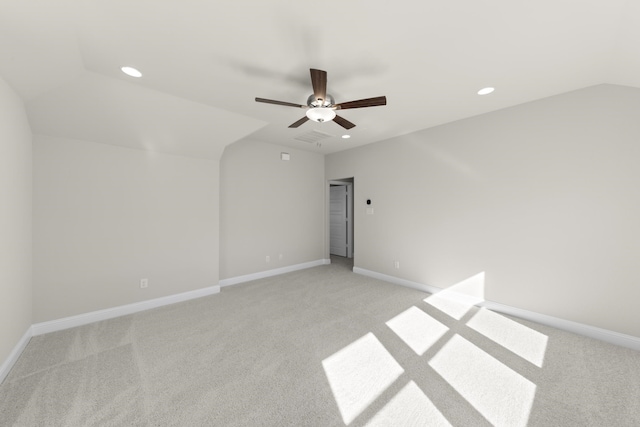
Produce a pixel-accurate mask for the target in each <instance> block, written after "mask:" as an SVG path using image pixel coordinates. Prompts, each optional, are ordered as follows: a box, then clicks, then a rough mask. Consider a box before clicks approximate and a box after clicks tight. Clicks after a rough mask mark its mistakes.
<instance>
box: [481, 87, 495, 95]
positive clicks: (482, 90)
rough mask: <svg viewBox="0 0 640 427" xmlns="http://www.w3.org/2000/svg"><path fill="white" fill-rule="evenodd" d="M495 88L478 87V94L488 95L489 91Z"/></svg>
mask: <svg viewBox="0 0 640 427" xmlns="http://www.w3.org/2000/svg"><path fill="white" fill-rule="evenodd" d="M494 90H495V88H492V87H485V88H484V89H480V90H479V91H478V95H489V94H490V93H491V92H493V91H494Z"/></svg>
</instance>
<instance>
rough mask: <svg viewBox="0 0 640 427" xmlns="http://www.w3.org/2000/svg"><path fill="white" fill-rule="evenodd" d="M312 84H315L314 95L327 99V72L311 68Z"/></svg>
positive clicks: (317, 98)
mask: <svg viewBox="0 0 640 427" xmlns="http://www.w3.org/2000/svg"><path fill="white" fill-rule="evenodd" d="M309 71H311V85H312V86H313V95H314V96H315V97H316V100H319V99H321V100H322V101H324V100H325V98H326V97H327V72H326V71H322V70H316V69H315V68H311V69H310V70H309Z"/></svg>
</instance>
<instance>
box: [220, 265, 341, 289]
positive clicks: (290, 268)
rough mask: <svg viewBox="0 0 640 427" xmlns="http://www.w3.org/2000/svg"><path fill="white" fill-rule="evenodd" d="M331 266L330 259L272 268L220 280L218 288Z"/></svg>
mask: <svg viewBox="0 0 640 427" xmlns="http://www.w3.org/2000/svg"><path fill="white" fill-rule="evenodd" d="M326 264H331V260H330V259H318V260H315V261H310V262H304V263H302V264H295V265H290V266H288V267H281V268H274V269H273V270H267V271H260V272H258V273H251V274H245V275H244V276H237V277H231V278H229V279H223V280H220V287H221V288H224V287H225V286H231V285H237V284H238V283H244V282H251V281H252V280H258V279H264V278H266V277H272V276H278V275H280V274H285V273H291V272H292V271H298V270H304V269H305V268H311V267H317V266H319V265H326Z"/></svg>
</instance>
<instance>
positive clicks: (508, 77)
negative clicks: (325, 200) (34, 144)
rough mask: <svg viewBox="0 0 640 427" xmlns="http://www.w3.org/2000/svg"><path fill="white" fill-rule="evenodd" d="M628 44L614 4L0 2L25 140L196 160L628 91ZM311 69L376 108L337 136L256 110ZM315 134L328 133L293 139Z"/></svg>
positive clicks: (635, 66) (578, 0)
mask: <svg viewBox="0 0 640 427" xmlns="http://www.w3.org/2000/svg"><path fill="white" fill-rule="evenodd" d="M638 41H640V2H637V1H635V2H633V1H626V0H607V1H602V0H538V1H535V2H532V1H523V0H515V1H514V0H494V1H491V2H479V1H477V0H458V1H446V0H440V1H434V0H422V1H418V0H414V1H396V2H393V3H390V2H386V1H382V0H366V1H364V0H342V1H335V0H328V1H325V2H309V1H300V0H281V1H264V0H246V1H208V2H205V1H202V0H181V1H178V0H173V1H171V0H127V1H125V0H0V47H1V49H0V76H2V77H3V78H4V79H5V80H6V81H7V82H8V83H9V84H11V85H12V86H13V87H14V89H15V90H16V91H17V92H18V93H19V94H20V95H21V96H22V98H23V99H24V101H25V104H26V107H27V112H28V114H29V119H30V121H31V124H32V127H33V130H34V132H35V133H41V134H48V135H53V136H59V137H67V138H75V139H83V140H88V141H95V142H103V143H108V144H116V145H123V146H127V147H132V148H141V149H148V150H156V151H161V152H169V153H173V154H181V155H188V156H196V157H208V158H216V156H217V154H216V153H219V151H220V150H221V149H222V148H224V146H226V145H227V144H229V143H232V142H234V141H236V140H238V139H241V138H243V137H250V138H252V139H257V140H262V141H266V142H272V143H277V144H283V145H290V146H293V147H298V148H302V149H308V150H311V151H316V152H319V153H331V152H336V151H340V150H344V149H347V148H351V147H356V146H359V145H363V144H367V143H371V142H375V141H380V140H383V139H387V138H390V137H393V136H397V135H401V134H405V133H409V132H413V131H416V130H419V129H424V128H428V127H432V126H436V125H439V124H442V123H447V122H451V121H454V120H459V119H462V118H465V117H469V116H473V115H477V114H482V113H486V112H489V111H493V110H496V109H500V108H505V107H509V106H513V105H516V104H520V103H523V102H528V101H532V100H535V99H539V98H543V97H547V96H551V95H555V94H559V93H563V92H567V91H571V90H575V89H579V88H583V87H587V86H591V85H596V84H602V83H611V84H620V85H627V86H634V87H639V88H640V55H638V54H637V52H638V47H637V43H638ZM123 65H131V66H134V67H136V68H138V69H140V70H141V71H142V72H143V73H144V76H143V77H142V78H141V79H134V78H131V77H128V76H126V75H124V74H123V73H122V72H121V71H120V67H121V66H123ZM309 68H319V69H323V70H326V71H327V72H328V92H329V93H331V94H332V95H333V96H334V97H335V98H336V101H337V102H345V101H351V100H355V99H361V98H368V97H374V96H379V95H386V96H387V102H388V105H387V106H384V107H373V108H363V109H355V110H345V111H343V112H342V113H341V115H342V116H343V117H344V118H346V119H347V120H349V121H352V122H354V123H355V124H356V125H357V126H356V127H355V128H354V129H352V130H351V131H349V132H348V133H350V134H351V135H352V138H351V139H349V140H344V139H341V138H340V135H342V134H343V133H346V132H345V131H344V130H343V129H342V128H341V127H339V126H338V125H337V124H335V123H322V124H317V123H313V122H307V123H305V124H304V125H302V126H301V127H300V128H298V129H289V128H288V127H287V126H288V125H289V124H291V123H293V122H294V121H296V120H298V119H299V118H301V117H302V116H303V114H304V111H303V110H301V109H295V108H290V107H282V106H277V105H269V104H259V103H256V102H254V98H255V97H256V96H258V97H264V98H271V99H277V100H282V101H288V102H294V103H300V104H304V103H305V101H306V98H307V96H308V95H309V94H310V93H311V83H310V80H309ZM485 86H495V87H496V91H495V92H494V93H493V94H491V95H487V96H478V95H477V94H476V92H477V91H478V90H479V89H481V88H483V87H485ZM313 130H317V131H321V132H323V133H327V134H330V135H332V136H333V137H332V138H327V139H324V140H323V141H322V146H321V147H318V146H317V145H316V144H309V143H306V142H301V141H298V140H295V139H294V138H295V137H297V136H299V135H302V134H306V133H308V132H310V131H313Z"/></svg>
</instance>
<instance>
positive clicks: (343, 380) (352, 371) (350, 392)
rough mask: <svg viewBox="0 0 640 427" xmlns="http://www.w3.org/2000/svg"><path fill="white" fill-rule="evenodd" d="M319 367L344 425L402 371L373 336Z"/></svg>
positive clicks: (353, 344) (343, 350)
mask: <svg viewBox="0 0 640 427" xmlns="http://www.w3.org/2000/svg"><path fill="white" fill-rule="evenodd" d="M322 366H323V368H324V371H325V374H326V375H327V379H328V381H329V385H330V386H331V391H332V392H333V396H334V398H335V400H336V403H337V405H338V409H339V410H340V414H341V415H342V420H343V421H344V423H345V424H347V425H348V424H349V423H351V422H352V421H353V420H354V419H355V418H356V417H357V416H358V415H360V414H361V413H362V411H364V410H365V409H366V408H367V407H368V406H369V405H370V404H371V403H372V402H373V401H374V400H375V399H376V398H377V397H378V396H380V395H381V394H382V393H383V392H384V391H385V390H386V389H387V388H388V387H389V386H390V385H391V384H392V383H393V382H394V381H395V380H396V379H398V377H399V376H400V375H402V373H403V372H404V369H402V367H401V366H400V365H399V364H398V362H396V360H395V359H394V358H393V356H391V354H389V352H388V351H387V350H386V349H385V348H384V346H383V345H382V343H381V342H380V341H378V339H377V338H376V337H375V335H373V334H372V333H368V334H366V335H365V336H363V337H362V338H359V339H358V340H356V341H354V342H352V343H351V344H349V345H348V346H346V347H344V348H343V349H341V350H339V351H338V352H336V353H334V354H333V355H331V356H329V357H327V358H326V359H325V360H323V361H322Z"/></svg>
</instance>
